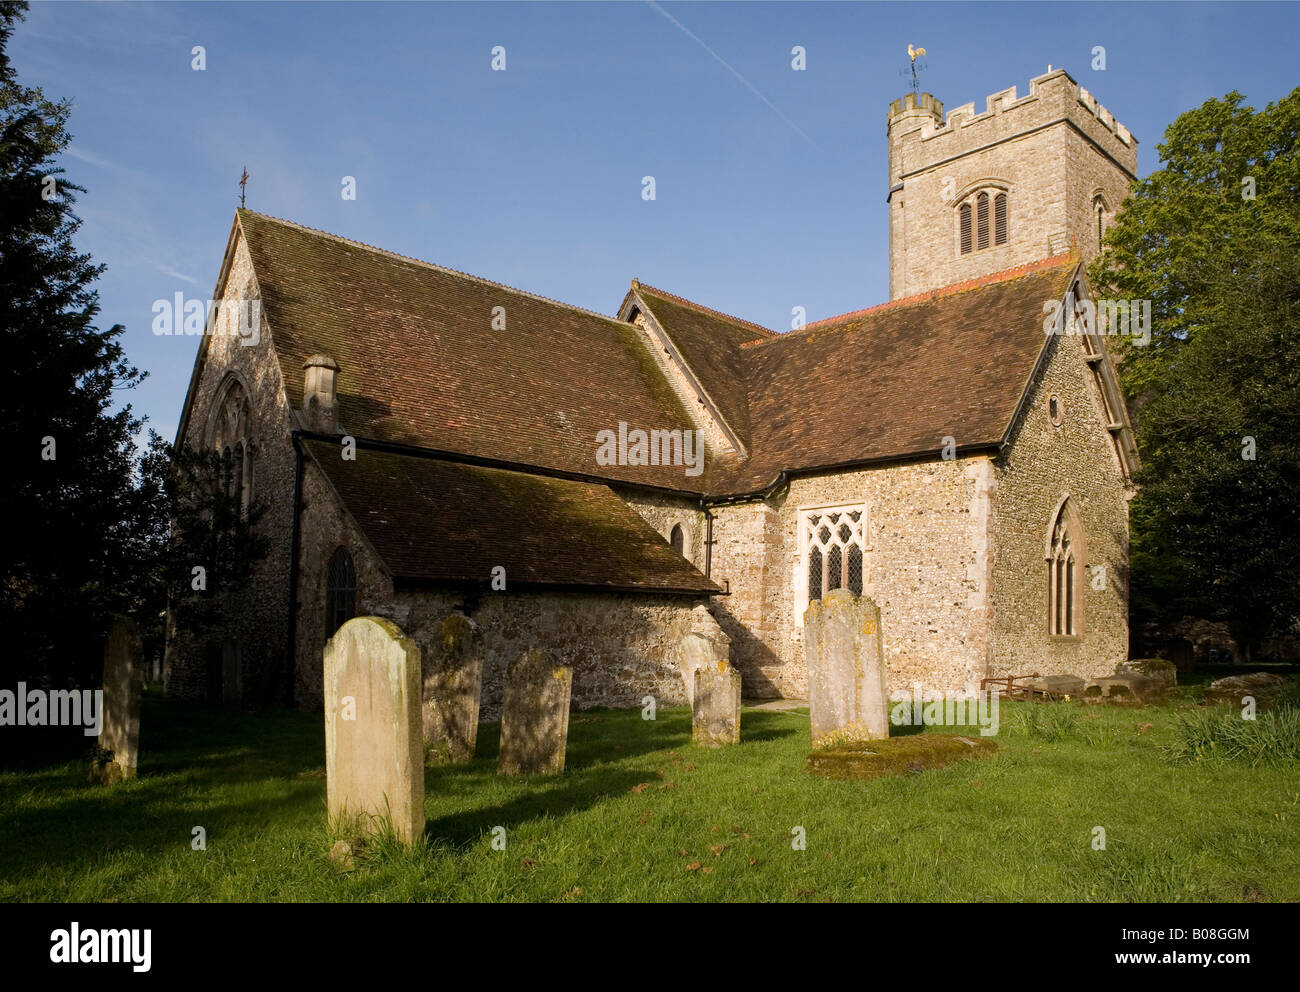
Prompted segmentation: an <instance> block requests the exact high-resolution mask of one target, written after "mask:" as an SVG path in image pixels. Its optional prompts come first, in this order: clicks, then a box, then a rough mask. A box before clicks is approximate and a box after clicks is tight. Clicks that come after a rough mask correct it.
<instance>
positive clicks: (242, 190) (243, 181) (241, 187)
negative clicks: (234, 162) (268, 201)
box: [239, 166, 248, 207]
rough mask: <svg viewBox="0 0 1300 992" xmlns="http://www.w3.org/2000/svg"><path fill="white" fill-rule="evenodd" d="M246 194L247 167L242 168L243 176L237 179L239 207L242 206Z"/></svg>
mask: <svg viewBox="0 0 1300 992" xmlns="http://www.w3.org/2000/svg"><path fill="white" fill-rule="evenodd" d="M247 192H248V166H244V174H243V175H242V176H240V177H239V205H240V206H241V207H242V206H243V205H244V196H245V195H246V194H247Z"/></svg>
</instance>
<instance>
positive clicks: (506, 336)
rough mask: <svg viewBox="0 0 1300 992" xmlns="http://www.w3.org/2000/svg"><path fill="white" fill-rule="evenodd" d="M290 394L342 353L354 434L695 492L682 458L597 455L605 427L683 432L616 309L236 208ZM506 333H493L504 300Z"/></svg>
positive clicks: (682, 417) (297, 400)
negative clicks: (311, 361)
mask: <svg viewBox="0 0 1300 992" xmlns="http://www.w3.org/2000/svg"><path fill="white" fill-rule="evenodd" d="M238 219H239V224H240V227H241V228H242V231H243V234H244V236H245V239H246V241H247V244H248V248H249V252H250V254H251V256H252V261H253V267H254V270H255V272H256V274H257V280H258V285H259V287H260V289H261V292H262V306H263V312H264V313H265V315H266V318H267V321H268V323H269V325H270V328H271V335H272V339H273V341H274V345H275V350H276V354H277V355H278V357H279V359H280V363H281V368H282V371H283V374H284V383H285V389H286V391H287V393H288V397H289V402H290V403H291V404H292V405H293V406H294V407H295V408H297V407H299V406H300V405H301V403H302V388H303V374H302V363H303V360H304V359H306V358H307V357H308V356H309V355H312V354H315V353H317V352H322V353H324V354H327V355H329V356H331V357H332V358H333V359H334V360H335V361H337V362H338V364H339V369H340V371H339V376H338V392H339V421H340V424H341V426H342V427H343V428H344V429H346V430H347V431H348V432H349V433H351V434H352V435H354V436H356V437H366V438H372V439H376V440H381V441H387V442H394V443H401V444H406V445H412V446H416V447H421V448H429V449H435V450H440V451H448V452H456V453H460V454H471V455H476V456H479V457H481V458H486V459H492V460H497V461H502V462H509V463H515V464H523V465H530V466H536V467H539V468H543V469H550V470H554V471H561V472H566V473H573V474H580V475H587V476H600V477H602V478H609V479H615V480H622V481H628V482H635V483H640V484H643V485H655V486H662V487H666V488H671V489H679V490H684V491H695V492H699V491H701V490H702V489H703V488H704V485H705V480H706V478H707V475H706V476H701V477H695V478H691V477H687V476H686V475H685V473H684V471H683V469H682V468H681V467H667V466H665V467H659V466H646V467H637V466H622V467H620V466H600V465H598V464H597V462H596V451H597V443H596V436H597V434H598V433H599V432H600V431H602V430H614V431H617V429H618V424H619V421H625V422H626V423H627V424H628V428H629V430H632V429H636V428H641V429H645V430H650V429H662V430H673V429H685V428H687V427H689V426H690V424H689V422H688V421H687V420H686V414H685V411H684V409H683V408H682V405H681V403H680V402H679V401H678V399H677V398H676V396H675V394H674V393H673V392H672V390H671V388H670V387H669V385H668V384H667V383H666V382H665V381H664V379H663V375H662V373H660V372H659V370H658V369H657V367H656V366H655V364H654V359H653V358H652V356H651V355H650V354H649V353H648V352H647V349H646V348H645V346H644V344H643V343H642V341H641V339H640V332H639V331H637V330H636V329H634V328H633V327H631V326H630V325H628V324H626V323H624V322H621V321H618V320H617V319H615V318H613V317H606V316H602V315H600V314H596V313H591V312H588V311H585V310H580V309H578V308H575V307H571V306H566V305H564V304H561V303H556V302H554V301H551V300H547V299H543V298H541V297H538V296H534V295H531V294H529V293H525V292H522V291H520V290H515V289H510V288H509V287H506V286H501V285H498V284H496V283H492V282H489V281H487V280H484V279H479V278H476V277H473V276H467V275H464V274H462V273H458V272H453V271H451V270H449V269H444V268H440V267H438V266H434V265H430V264H428V263H425V262H419V261H416V260H414V259H408V258H404V257H402V256H399V255H394V254H392V253H389V252H384V251H380V250H379V249H376V248H371V247H369V246H367V245H362V244H359V243H357V242H353V241H347V240H345V239H343V238H338V237H335V236H333V235H330V234H325V233H323V232H320V231H313V230H311V229H309V228H304V227H300V226H299V225H296V224H291V223H288V222H286V221H281V220H276V219H274V218H270V217H266V216H263V215H261V214H257V213H254V212H252V211H250V210H240V211H239V215H238ZM498 306H500V307H504V308H505V318H506V329H505V330H503V331H502V330H493V328H492V317H493V308H494V307H498Z"/></svg>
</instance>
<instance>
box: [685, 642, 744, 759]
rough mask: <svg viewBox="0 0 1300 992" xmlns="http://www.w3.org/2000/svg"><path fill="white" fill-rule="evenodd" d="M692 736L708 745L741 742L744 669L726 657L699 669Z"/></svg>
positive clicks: (692, 712) (697, 742)
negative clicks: (732, 664) (741, 682)
mask: <svg viewBox="0 0 1300 992" xmlns="http://www.w3.org/2000/svg"><path fill="white" fill-rule="evenodd" d="M691 739H692V740H694V741H695V743H696V744H701V745H703V746H704V747H722V746H723V745H724V744H739V743H740V672H738V671H736V669H734V668H732V667H731V665H729V664H728V663H727V661H726V660H725V659H718V660H717V661H715V662H713V664H711V665H702V666H701V667H699V668H697V669H695V692H694V701H693V703H692V706H691Z"/></svg>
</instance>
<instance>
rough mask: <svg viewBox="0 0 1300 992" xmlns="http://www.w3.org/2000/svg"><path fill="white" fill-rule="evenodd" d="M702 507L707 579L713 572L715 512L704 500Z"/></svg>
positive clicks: (705, 573)
mask: <svg viewBox="0 0 1300 992" xmlns="http://www.w3.org/2000/svg"><path fill="white" fill-rule="evenodd" d="M700 509H702V510H703V511H704V577H705V578H706V579H707V578H710V577H712V574H713V514H712V513H711V512H710V511H709V508H708V507H707V506H705V505H704V500H700Z"/></svg>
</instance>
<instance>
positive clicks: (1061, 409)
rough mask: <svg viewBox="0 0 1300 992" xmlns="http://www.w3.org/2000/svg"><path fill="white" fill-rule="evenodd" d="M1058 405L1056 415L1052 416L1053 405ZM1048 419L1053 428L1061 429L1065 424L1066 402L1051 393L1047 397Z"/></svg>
mask: <svg viewBox="0 0 1300 992" xmlns="http://www.w3.org/2000/svg"><path fill="white" fill-rule="evenodd" d="M1053 403H1055V404H1056V414H1055V416H1053V414H1052V404H1053ZM1047 419H1048V421H1049V422H1050V423H1051V425H1052V426H1053V427H1060V426H1061V425H1062V424H1064V423H1065V400H1063V399H1061V397H1060V396H1058V395H1057V394H1056V393H1049V394H1048V396H1047Z"/></svg>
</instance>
